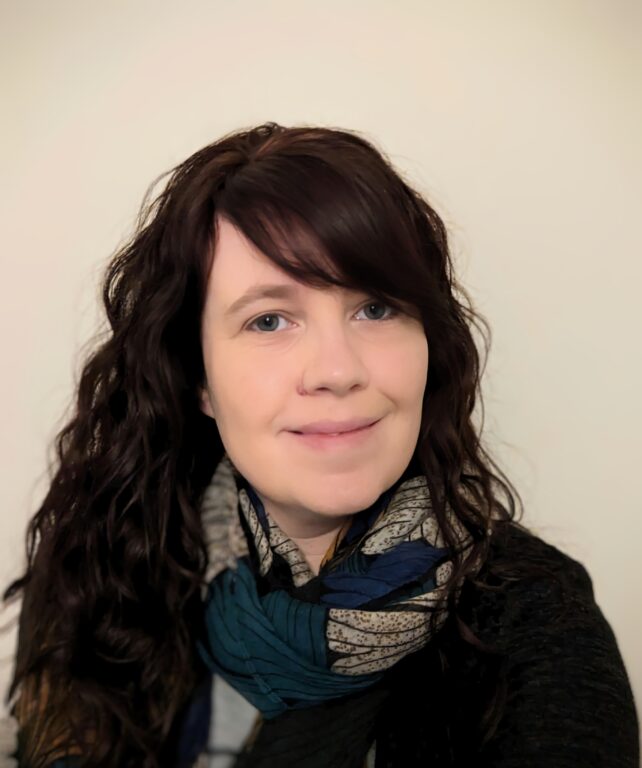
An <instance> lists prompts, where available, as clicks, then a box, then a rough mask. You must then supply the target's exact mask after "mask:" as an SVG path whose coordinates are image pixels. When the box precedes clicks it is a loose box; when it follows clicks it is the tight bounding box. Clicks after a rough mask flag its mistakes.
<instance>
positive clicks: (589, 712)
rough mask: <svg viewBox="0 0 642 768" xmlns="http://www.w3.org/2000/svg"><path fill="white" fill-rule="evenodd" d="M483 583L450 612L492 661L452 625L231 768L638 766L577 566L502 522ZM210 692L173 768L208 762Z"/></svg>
mask: <svg viewBox="0 0 642 768" xmlns="http://www.w3.org/2000/svg"><path fill="white" fill-rule="evenodd" d="M505 563H510V564H511V570H512V571H513V572H512V573H510V572H506V566H505V565H504V564H505ZM521 564H523V566H524V568H523V569H522V568H521ZM533 566H540V567H543V568H545V569H547V571H548V575H546V574H545V573H541V574H540V575H537V576H535V575H533V574H532V572H531V570H532V567H533ZM502 568H503V572H502ZM520 571H523V572H522V573H521V575H520V573H519V572H520ZM479 581H481V582H487V583H488V584H489V585H490V586H491V587H492V589H484V588H482V587H480V586H479V585H478V584H476V583H475V582H473V581H467V582H466V583H465V584H464V587H463V589H462V592H461V595H460V600H459V614H460V615H461V617H462V618H463V620H464V621H465V622H466V624H468V625H469V627H470V629H471V630H472V631H473V632H474V633H475V635H476V636H477V638H478V639H479V640H480V641H481V642H482V643H484V644H486V645H488V646H492V647H493V648H494V653H489V652H486V651H481V650H479V649H478V648H476V647H474V646H472V645H470V644H469V643H467V642H465V641H464V640H463V639H462V638H461V636H460V634H459V632H458V630H457V626H456V619H455V618H454V617H451V619H449V620H448V621H447V622H446V624H445V626H444V628H443V629H442V630H441V631H440V632H439V634H438V635H437V637H436V638H435V639H434V640H433V641H432V642H431V643H430V644H429V645H428V646H426V648H425V649H423V650H421V651H418V652H416V653H413V654H411V655H409V656H407V657H405V658H404V659H402V660H401V661H400V662H398V663H397V664H396V665H395V666H394V667H392V668H391V669H390V670H389V672H388V673H387V674H386V675H385V676H384V679H383V681H382V682H381V683H380V684H377V685H376V687H375V688H374V689H369V690H368V691H366V692H364V693H362V694H359V695H357V696H351V697H344V698H342V699H340V700H337V701H335V702H332V703H329V704H328V703H326V704H324V705H323V706H318V707H311V708H309V709H305V710H298V711H296V712H286V713H284V714H283V715H280V716H279V717H277V718H275V719H273V720H269V721H265V722H264V724H263V727H262V728H261V730H260V731H259V736H258V737H257V741H256V742H255V746H257V745H258V744H259V743H260V746H261V754H262V755H263V757H262V758H261V760H259V761H257V759H256V757H255V756H253V755H252V753H251V752H250V753H248V754H244V755H241V756H240V757H239V759H238V761H237V764H236V765H237V768H295V767H296V768H300V766H305V768H362V766H363V764H364V759H365V755H366V753H367V752H368V750H369V747H370V745H371V744H372V741H373V740H376V750H375V754H376V757H375V768H415V766H416V767H417V768H419V767H420V766H421V767H422V768H446V766H448V767H449V768H452V767H453V766H456V767H457V768H491V767H492V768H517V767H518V766H519V768H522V767H524V768H598V767H599V768H638V767H639V725H638V719H637V715H636V710H635V704H634V700H633V694H632V691H631V686H630V683H629V680H628V678H627V673H626V670H625V667H624V663H623V661H622V657H621V655H620V651H619V649H618V645H617V641H616V639H615V637H614V634H613V631H612V629H611V627H610V626H609V624H608V622H607V621H606V619H605V617H604V615H603V614H602V612H601V610H600V608H599V607H598V605H597V604H596V602H595V599H594V594H593V587H592V582H591V579H590V577H589V575H588V573H587V571H586V569H585V568H584V566H583V565H581V564H580V563H579V562H577V561H576V560H574V559H572V558H571V557H569V556H568V555H566V554H564V553H563V552H561V551H560V550H558V549H557V548H556V547H554V546H551V545H550V544H547V543H546V542H544V541H543V540H542V539H540V538H539V537H538V536H535V535H534V534H532V533H529V532H528V531H526V530H525V529H523V528H521V527H519V526H517V525H515V524H513V523H502V524H499V525H498V528H497V530H496V531H495V533H494V535H493V539H492V544H491V549H490V553H489V557H488V558H487V560H486V564H485V566H484V568H483V569H482V571H481V573H480V574H479ZM210 686H211V679H209V680H206V681H205V683H204V685H203V686H202V687H201V688H200V689H199V690H198V691H196V692H195V695H194V699H193V701H192V703H191V705H190V707H189V708H188V709H187V711H186V713H185V715H184V718H183V721H182V726H181V729H180V733H181V738H180V747H179V751H180V753H181V754H182V758H180V759H178V760H177V761H176V763H175V764H176V765H178V766H180V768H185V767H186V766H190V765H193V764H194V760H195V757H196V755H198V754H199V753H200V754H201V760H203V752H204V751H205V745H206V743H207V737H208V730H209V725H210V720H209V718H210V701H211V691H210ZM493 702H494V704H493ZM291 718H296V721H295V723H294V724H295V728H292V719H291ZM73 764H74V763H73V761H69V762H67V761H65V762H64V763H63V762H62V761H60V762H58V763H56V766H63V765H73ZM201 764H203V763H201V762H199V766H200V765H201ZM204 764H206V763H204Z"/></svg>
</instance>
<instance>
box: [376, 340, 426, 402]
mask: <svg viewBox="0 0 642 768" xmlns="http://www.w3.org/2000/svg"><path fill="white" fill-rule="evenodd" d="M428 357H429V356H428V342H427V339H426V337H425V336H424V335H423V334H422V335H421V336H419V335H412V336H409V337H406V338H404V339H402V340H400V341H399V343H398V344H395V345H391V346H389V347H387V348H386V354H385V355H381V354H380V355H379V356H378V358H377V359H376V370H377V371H378V373H379V381H380V382H381V385H382V388H385V389H386V390H388V391H389V392H390V394H391V396H393V397H394V398H395V399H396V400H398V402H399V403H400V404H406V405H408V406H412V405H415V404H416V403H417V401H421V400H422V398H423V394H424V390H425V388H426V380H427V376H428Z"/></svg>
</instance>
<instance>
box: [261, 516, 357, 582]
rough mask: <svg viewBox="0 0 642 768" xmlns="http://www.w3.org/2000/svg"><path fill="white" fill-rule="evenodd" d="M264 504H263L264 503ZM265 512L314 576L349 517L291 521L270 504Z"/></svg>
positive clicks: (346, 525) (345, 526)
mask: <svg viewBox="0 0 642 768" xmlns="http://www.w3.org/2000/svg"><path fill="white" fill-rule="evenodd" d="M264 503H265V502H264ZM266 510H267V512H268V514H269V515H270V517H271V518H272V519H273V520H274V522H275V523H276V524H277V525H278V526H279V528H280V529H281V530H282V531H283V533H284V534H285V535H286V536H288V537H289V538H290V539H292V541H293V542H294V543H295V544H296V545H297V547H298V548H299V549H300V550H301V553H302V554H303V556H304V557H305V559H306V561H307V563H308V565H309V566H310V570H311V571H312V573H314V574H315V575H316V574H318V573H319V568H320V567H321V562H322V561H323V558H324V557H325V555H326V553H327V551H328V549H330V547H331V546H332V544H333V543H334V541H335V539H336V538H337V536H338V535H339V533H340V532H342V531H343V529H344V528H345V529H347V527H348V525H349V521H350V520H351V516H350V515H344V516H342V517H331V518H327V517H321V518H317V519H315V520H314V521H311V520H308V521H305V522H303V521H301V520H293V519H291V518H289V517H287V516H284V515H283V514H282V511H281V510H276V509H272V506H271V505H270V504H267V505H266Z"/></svg>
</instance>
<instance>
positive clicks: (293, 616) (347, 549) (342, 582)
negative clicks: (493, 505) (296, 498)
mask: <svg viewBox="0 0 642 768" xmlns="http://www.w3.org/2000/svg"><path fill="white" fill-rule="evenodd" d="M449 513H450V514H451V518H450V520H451V525H452V527H453V529H454V530H455V531H456V533H457V535H458V537H459V540H460V544H461V547H462V549H463V548H465V547H467V546H468V545H469V544H470V541H469V539H468V536H467V534H466V532H465V530H464V529H463V528H462V527H461V525H458V523H457V521H456V520H455V518H454V516H452V512H451V510H449ZM202 519H203V524H204V527H205V533H206V539H207V542H208V552H209V571H208V574H207V580H208V587H207V592H206V593H205V594H204V598H205V608H206V613H205V619H206V622H205V625H206V636H205V638H204V639H202V640H201V641H199V644H198V648H199V652H200V654H201V656H202V658H203V660H204V661H205V663H206V664H207V665H208V667H209V668H210V669H211V671H212V672H215V673H217V674H219V675H221V676H222V677H223V678H224V679H225V680H226V681H227V682H228V683H229V684H230V685H232V686H233V687H234V688H235V689H236V690H237V691H238V692H239V693H241V694H242V695H243V696H244V697H245V698H246V699H247V700H248V701H249V702H250V703H251V704H253V705H254V706H255V707H256V708H257V709H258V710H259V711H260V712H261V714H262V715H263V717H264V718H265V719H266V720H268V719H271V718H275V717H277V716H278V715H280V714H282V713H283V712H285V711H286V710H292V709H301V708H305V707H310V706H314V705H317V704H320V703H322V702H325V701H329V700H332V699H338V698H340V697H342V696H345V695H348V694H353V693H356V692H358V691H360V690H362V689H365V688H369V687H371V686H372V685H373V684H374V683H376V682H377V681H378V680H380V679H381V677H382V676H383V675H384V674H385V672H386V670H387V669H389V668H390V667H391V666H392V665H394V664H395V663H396V662H397V661H399V660H400V659H401V658H403V657H404V656H406V655H408V654H410V653H412V652H414V651H417V650H419V649H420V648H422V647H423V646H424V645H425V644H426V643H427V642H428V641H429V639H430V637H431V636H432V634H434V632H435V631H437V629H438V628H439V627H440V626H441V625H442V624H443V621H444V620H445V618H446V616H445V609H444V608H443V605H442V603H441V601H440V598H442V597H443V596H444V590H445V585H446V583H447V581H448V578H449V576H450V574H451V570H452V562H451V553H450V552H449V550H448V548H447V547H446V546H445V544H444V540H443V537H442V535H441V532H440V529H439V526H438V524H437V521H436V519H435V516H434V514H433V510H432V504H431V501H430V494H429V492H428V485H427V482H426V479H425V477H424V476H423V475H417V476H414V477H409V476H408V470H407V471H406V473H404V475H402V477H401V478H400V479H399V480H398V481H397V482H396V483H395V484H394V485H393V486H392V487H391V488H390V489H388V491H386V493H384V494H382V496H381V497H380V498H379V499H378V500H377V502H375V504H373V505H372V506H371V507H370V508H368V509H366V510H363V511H361V512H359V513H357V514H355V516H354V518H353V520H352V521H351V525H350V528H349V529H348V531H347V532H346V534H345V536H344V537H343V539H342V540H341V542H340V544H339V546H338V548H337V549H336V551H335V552H334V555H333V556H332V558H331V559H330V560H328V561H327V562H325V563H324V564H323V565H322V567H321V569H320V571H319V573H318V574H316V575H315V574H314V573H313V572H312V571H311V569H310V567H309V566H308V564H307V562H306V560H305V558H304V557H303V554H302V553H301V551H300V550H299V548H298V547H297V546H296V544H295V543H294V542H293V541H292V540H291V539H289V538H288V537H287V536H286V535H285V534H284V533H283V531H282V530H281V529H280V528H279V527H278V526H277V525H276V523H275V522H274V520H272V519H271V518H270V516H269V515H268V514H267V512H266V510H265V509H264V507H263V504H262V503H261V500H260V498H259V496H258V494H257V493H256V491H255V490H254V489H253V488H252V486H251V485H250V484H249V483H248V482H247V481H246V480H245V478H243V477H242V476H241V475H240V474H239V473H238V471H237V470H236V469H235V467H234V466H233V465H232V463H231V461H230V460H229V458H228V457H227V455H224V456H223V459H222V460H221V462H220V463H219V465H218V466H217V468H216V471H215V473H214V476H213V478H212V481H211V483H210V485H209V487H208V489H207V490H206V493H205V495H204V498H203V503H202ZM431 614H432V616H431ZM431 618H432V621H430V619H431Z"/></svg>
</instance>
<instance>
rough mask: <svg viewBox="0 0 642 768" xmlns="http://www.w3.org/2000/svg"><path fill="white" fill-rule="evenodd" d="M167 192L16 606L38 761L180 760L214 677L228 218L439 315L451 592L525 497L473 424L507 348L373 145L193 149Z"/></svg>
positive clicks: (38, 516)
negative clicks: (488, 360)
mask: <svg viewBox="0 0 642 768" xmlns="http://www.w3.org/2000/svg"><path fill="white" fill-rule="evenodd" d="M161 178H162V177H161ZM154 186H155V185H153V186H152V187H151V188H150V191H149V192H148V195H147V197H146V199H145V201H144V203H143V207H142V209H141V213H140V217H139V220H138V224H137V227H136V231H135V233H134V235H133V236H132V238H131V240H130V241H129V242H128V243H127V244H126V245H125V246H124V247H123V248H121V249H120V250H119V251H118V252H117V253H116V254H115V255H114V257H113V258H112V260H111V262H110V264H109V266H108V268H107V271H106V275H105V277H104V285H103V301H104V305H105V311H106V315H107V319H108V321H109V326H110V329H109V331H108V335H107V338H105V339H102V340H101V341H100V343H99V345H98V346H97V348H96V349H95V350H94V351H92V352H91V353H90V354H89V355H88V356H87V359H86V361H85V362H84V366H83V368H82V372H81V375H80V379H79V382H78V386H77V401H76V406H75V411H74V415H73V418H71V419H70V420H69V421H68V423H67V424H66V425H65V426H64V428H62V429H61V430H60V432H59V433H58V435H57V437H56V466H55V467H54V468H53V470H51V475H52V479H51V483H50V487H49V490H48V492H47V494H46V496H45V499H44V501H43V502H42V504H41V506H40V508H39V509H38V511H37V512H36V513H35V515H34V516H33V518H32V520H31V522H30V524H29V529H28V534H27V566H26V570H25V573H24V574H23V575H22V576H21V577H20V578H19V579H17V580H16V581H14V582H13V583H12V584H11V585H10V586H9V587H8V589H7V590H6V592H5V600H7V599H9V598H12V597H14V596H17V595H19V594H22V596H23V605H22V611H21V617H20V631H19V642H18V653H17V658H16V667H15V673H14V677H13V680H12V683H11V687H10V691H9V694H8V698H9V700H11V699H13V698H15V699H16V701H15V704H14V709H13V711H14V712H15V714H16V716H17V717H18V721H19V724H20V743H21V750H22V760H23V762H24V765H28V766H30V768H40V766H44V765H46V764H47V762H48V761H50V760H51V759H53V758H54V757H56V756H58V755H60V754H63V753H65V752H69V753H74V752H75V753H78V754H83V755H85V756H86V757H87V760H88V764H90V765H92V766H120V767H121V768H122V766H138V767H140V766H145V768H152V767H157V766H163V765H171V760H170V758H169V757H168V755H171V754H172V746H171V745H172V744H173V740H174V739H175V724H176V722H177V719H178V716H179V715H180V713H181V711H182V709H183V707H184V706H185V704H186V702H187V700H188V698H189V696H190V693H191V691H192V690H193V689H194V686H195V685H196V683H197V681H198V680H199V678H200V676H201V675H203V669H202V667H201V665H200V662H199V660H198V657H197V654H196V652H195V647H194V634H195V632H196V631H197V629H198V628H199V627H200V621H201V618H202V613H203V611H202V603H201V598H200V585H201V584H202V582H203V579H204V574H205V567H206V550H205V545H204V535H203V530H202V528H201V521H200V518H199V502H200V499H201V495H202V493H203V490H204V488H205V486H206V485H207V483H208V481H209V480H210V478H211V476H212V472H213V470H214V467H215V466H216V463H217V462H218V460H219V459H220V458H221V456H222V454H223V446H222V444H221V440H220V437H219V435H218V431H217V429H216V425H215V422H213V420H211V419H209V418H208V417H206V416H205V415H204V414H203V413H202V411H201V410H200V408H199V387H200V386H201V385H202V384H203V383H204V367H203V359H202V354H201V339H200V321H201V313H202V310H203V305H204V297H205V289H206V283H207V276H208V270H209V266H210V264H211V256H212V254H211V250H212V249H211V244H212V242H213V237H214V234H215V226H216V215H217V214H220V215H223V216H225V217H226V218H227V219H228V220H230V221H231V222H232V223H233V224H234V225H236V226H237V227H238V228H239V229H240V230H241V231H242V232H243V233H244V234H245V235H246V237H248V238H249V240H251V241H252V242H253V243H254V244H255V245H256V246H257V247H258V248H259V249H260V250H261V251H262V252H263V253H265V254H266V255H267V256H268V257H269V258H270V259H271V260H272V261H273V262H274V263H275V264H276V265H277V266H279V267H281V268H282V269H284V270H285V271H286V272H287V273H289V274H290V275H292V276H293V277H294V278H296V279H298V280H300V281H302V282H304V283H306V284H308V285H314V286H328V285H343V286H347V287H354V288H358V289H363V290H367V291H369V292H370V293H371V295H372V296H373V297H380V298H382V299H384V300H387V301H390V302H394V303H405V304H406V305H410V306H412V307H414V308H415V311H416V312H417V314H418V315H419V316H420V317H421V319H422V322H423V325H424V328H425V331H426V335H427V338H428V341H429V348H430V365H429V372H428V378H427V382H426V388H425V397H424V408H423V415H422V424H421V431H420V436H419V440H418V444H417V447H416V451H415V458H416V460H417V461H418V463H419V466H420V467H421V469H422V471H423V472H424V473H425V475H426V477H427V479H428V482H429V486H430V491H431V494H432V498H433V504H434V507H435V512H436V514H437V516H438V519H439V520H440V522H441V523H442V525H443V527H444V533H445V535H446V539H447V541H449V542H450V543H453V544H454V543H455V537H454V533H453V532H452V531H450V529H449V527H448V525H447V518H446V515H445V511H444V510H445V504H446V503H449V504H450V505H451V507H452V508H453V509H454V511H455V512H456V515H457V518H458V519H459V521H460V522H461V523H462V524H463V525H464V526H465V528H466V529H467V530H468V531H469V533H470V534H471V536H472V539H473V542H474V546H473V549H472V551H471V552H470V553H469V554H468V555H467V556H465V557H464V556H463V555H462V556H461V557H459V558H458V559H457V562H456V568H455V571H454V573H453V576H452V583H453V584H454V583H455V581H457V579H459V578H460V577H461V576H464V575H466V574H467V573H468V572H469V571H470V570H471V568H472V565H471V564H472V563H473V562H474V560H475V559H476V558H478V557H481V558H482V559H483V558H484V557H485V556H486V552H487V547H488V539H489V535H488V533H489V528H490V526H491V521H492V520H509V519H513V518H514V517H515V501H516V499H517V500H519V496H518V494H517V492H516V491H515V490H514V488H513V487H512V486H511V484H510V483H509V481H508V480H507V479H506V478H505V476H504V475H503V473H502V472H501V470H500V469H499V467H498V466H496V465H495V464H494V462H493V461H492V459H491V458H490V456H489V455H488V453H487V452H486V451H485V450H484V448H483V446H482V442H481V430H482V425H483V409H482V413H481V420H480V424H479V425H477V426H476V425H475V424H474V421H473V415H474V414H473V411H474V409H475V406H476V403H477V402H479V404H480V405H481V391H480V378H481V374H482V370H481V369H480V358H479V354H478V350H477V348H476V345H475V341H474V339H473V335H472V330H473V327H476V328H477V329H478V330H480V331H481V333H482V336H483V337H484V339H485V340H486V343H489V341H490V334H489V331H488V326H487V323H486V321H485V320H483V318H482V317H481V316H480V315H479V314H477V313H476V312H475V311H474V310H473V308H472V305H471V302H470V300H469V298H468V296H467V294H466V293H465V291H464V289H463V288H462V286H460V285H458V283H457V282H456V279H455V276H454V274H453V265H452V262H451V257H450V255H449V249H448V243H447V236H446V231H445V228H444V225H443V223H442V221H441V219H440V217H439V216H438V215H437V213H436V212H435V210H433V208H432V207H431V206H430V205H429V204H428V203H427V202H426V200H425V199H424V198H423V197H422V195H421V194H419V193H418V192H417V191H416V190H414V189H413V188H412V187H411V186H410V185H409V184H408V183H407V182H406V181H405V180H404V179H403V177H402V175H401V174H400V173H398V172H397V171H395V170H394V169H393V167H392V165H391V163H390V161H389V160H388V159H387V158H386V156H385V155H384V153H383V152H381V151H380V150H379V149H377V148H375V146H374V145H373V143H371V142H370V141H368V140H366V139H365V138H363V137H362V136H360V135H358V134H357V133H355V132H351V131H347V130H338V129H332V128H323V127H308V126H299V127H290V128H285V127H282V126H279V125H276V124H274V123H268V124H265V125H261V126H258V127H255V128H252V129H249V130H244V131H238V132H235V133H231V134H229V135H226V136H224V137H223V138H221V139H220V140H218V141H216V142H214V143H213V144H210V145H209V146H207V147H205V148H203V149H201V150H200V151H198V152H196V153H195V154H193V155H192V156H191V157H189V158H188V159H187V160H185V162H183V163H181V164H180V165H178V166H177V167H176V168H174V169H173V171H172V172H171V176H170V178H169V181H168V182H167V184H166V185H165V187H164V189H163V190H162V191H161V192H160V194H158V196H157V197H156V198H155V199H153V200H152V201H151V202H150V196H151V195H152V190H153V189H154ZM484 332H485V333H484ZM502 499H503V500H502ZM520 505H521V501H520ZM449 599H450V600H451V601H452V607H453V608H454V598H453V594H452V590H451V594H450V597H449Z"/></svg>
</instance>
